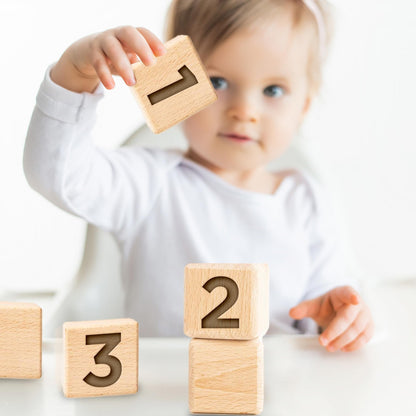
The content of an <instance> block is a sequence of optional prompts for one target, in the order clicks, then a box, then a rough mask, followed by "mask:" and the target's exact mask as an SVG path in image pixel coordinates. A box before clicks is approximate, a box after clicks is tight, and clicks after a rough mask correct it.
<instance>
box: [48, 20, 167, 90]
mask: <svg viewBox="0 0 416 416" xmlns="http://www.w3.org/2000/svg"><path fill="white" fill-rule="evenodd" d="M165 52H166V48H165V46H164V45H163V43H162V41H161V40H160V39H158V38H157V36H156V35H154V34H153V33H152V32H151V31H150V30H148V29H145V28H142V27H141V28H135V27H133V26H120V27H116V28H114V29H109V30H106V31H104V32H100V33H95V34H92V35H89V36H86V37H84V38H81V39H79V40H78V41H76V42H75V43H73V44H72V45H71V46H69V48H68V49H67V50H66V51H65V52H64V53H63V55H62V56H61V58H60V59H59V61H58V62H57V64H56V65H55V66H54V67H53V69H52V71H51V78H52V80H53V81H54V82H56V83H57V84H59V85H61V86H63V87H64V88H67V89H70V90H72V91H76V92H82V91H88V92H92V91H93V90H94V89H95V88H96V87H97V85H98V83H99V81H101V82H102V83H103V85H104V87H106V88H107V89H111V88H113V87H114V80H113V77H112V75H119V76H121V77H122V78H123V80H124V82H125V83H126V84H127V85H130V86H131V85H134V84H135V83H136V80H135V79H134V73H133V70H132V68H131V64H132V63H134V62H137V61H138V60H139V59H140V60H141V61H142V62H143V63H144V64H145V65H151V64H153V63H154V61H155V56H161V55H163V54H164V53H165Z"/></svg>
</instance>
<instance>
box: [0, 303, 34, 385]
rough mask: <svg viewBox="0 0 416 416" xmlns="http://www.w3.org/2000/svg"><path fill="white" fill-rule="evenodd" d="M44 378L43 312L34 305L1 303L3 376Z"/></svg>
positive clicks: (1, 373)
mask: <svg viewBox="0 0 416 416" xmlns="http://www.w3.org/2000/svg"><path fill="white" fill-rule="evenodd" d="M41 376H42V309H41V308H40V307H39V306H38V305H35V304H34V303H23V302H0V377H4V378H40V377H41Z"/></svg>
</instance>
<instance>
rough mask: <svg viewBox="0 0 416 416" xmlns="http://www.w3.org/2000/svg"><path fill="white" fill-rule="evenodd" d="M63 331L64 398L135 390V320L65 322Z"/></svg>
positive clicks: (117, 393) (136, 349) (136, 344)
mask: <svg viewBox="0 0 416 416" xmlns="http://www.w3.org/2000/svg"><path fill="white" fill-rule="evenodd" d="M63 331H64V357H65V358H64V360H65V364H64V382H63V389H64V394H65V396H66V397H97V396H115V395H124V394H133V393H136V392H137V389H138V340H139V328H138V324H137V322H136V321H134V320H133V319H109V320H100V321H80V322H65V323H64V326H63Z"/></svg>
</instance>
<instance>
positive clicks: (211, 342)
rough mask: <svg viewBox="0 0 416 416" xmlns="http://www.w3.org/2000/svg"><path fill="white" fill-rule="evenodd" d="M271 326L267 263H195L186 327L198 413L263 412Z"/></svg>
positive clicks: (188, 273) (189, 277)
mask: <svg viewBox="0 0 416 416" xmlns="http://www.w3.org/2000/svg"><path fill="white" fill-rule="evenodd" d="M268 327H269V269H268V266H267V265H266V264H189V265H187V266H186V268H185V317H184V331H185V334H186V335H188V336H189V337H192V339H191V341H190V346H189V408H190V411H191V412H192V413H242V414H259V413H260V412H261V411H262V409H263V397H264V375H263V369H264V364H263V340H262V336H263V335H264V334H265V333H266V331H267V329H268Z"/></svg>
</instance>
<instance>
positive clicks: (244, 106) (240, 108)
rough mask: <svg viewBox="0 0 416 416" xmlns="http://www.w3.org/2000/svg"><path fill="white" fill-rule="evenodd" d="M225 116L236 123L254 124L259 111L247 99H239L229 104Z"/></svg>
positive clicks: (257, 118)
mask: <svg viewBox="0 0 416 416" xmlns="http://www.w3.org/2000/svg"><path fill="white" fill-rule="evenodd" d="M226 113H227V116H228V117H230V118H233V119H234V120H238V121H248V122H252V123H256V122H257V121H258V120H259V111H258V109H257V107H256V105H255V103H254V102H253V100H250V99H249V98H247V97H246V98H239V99H236V100H234V101H233V102H232V103H230V105H229V107H228V109H227V112H226Z"/></svg>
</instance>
